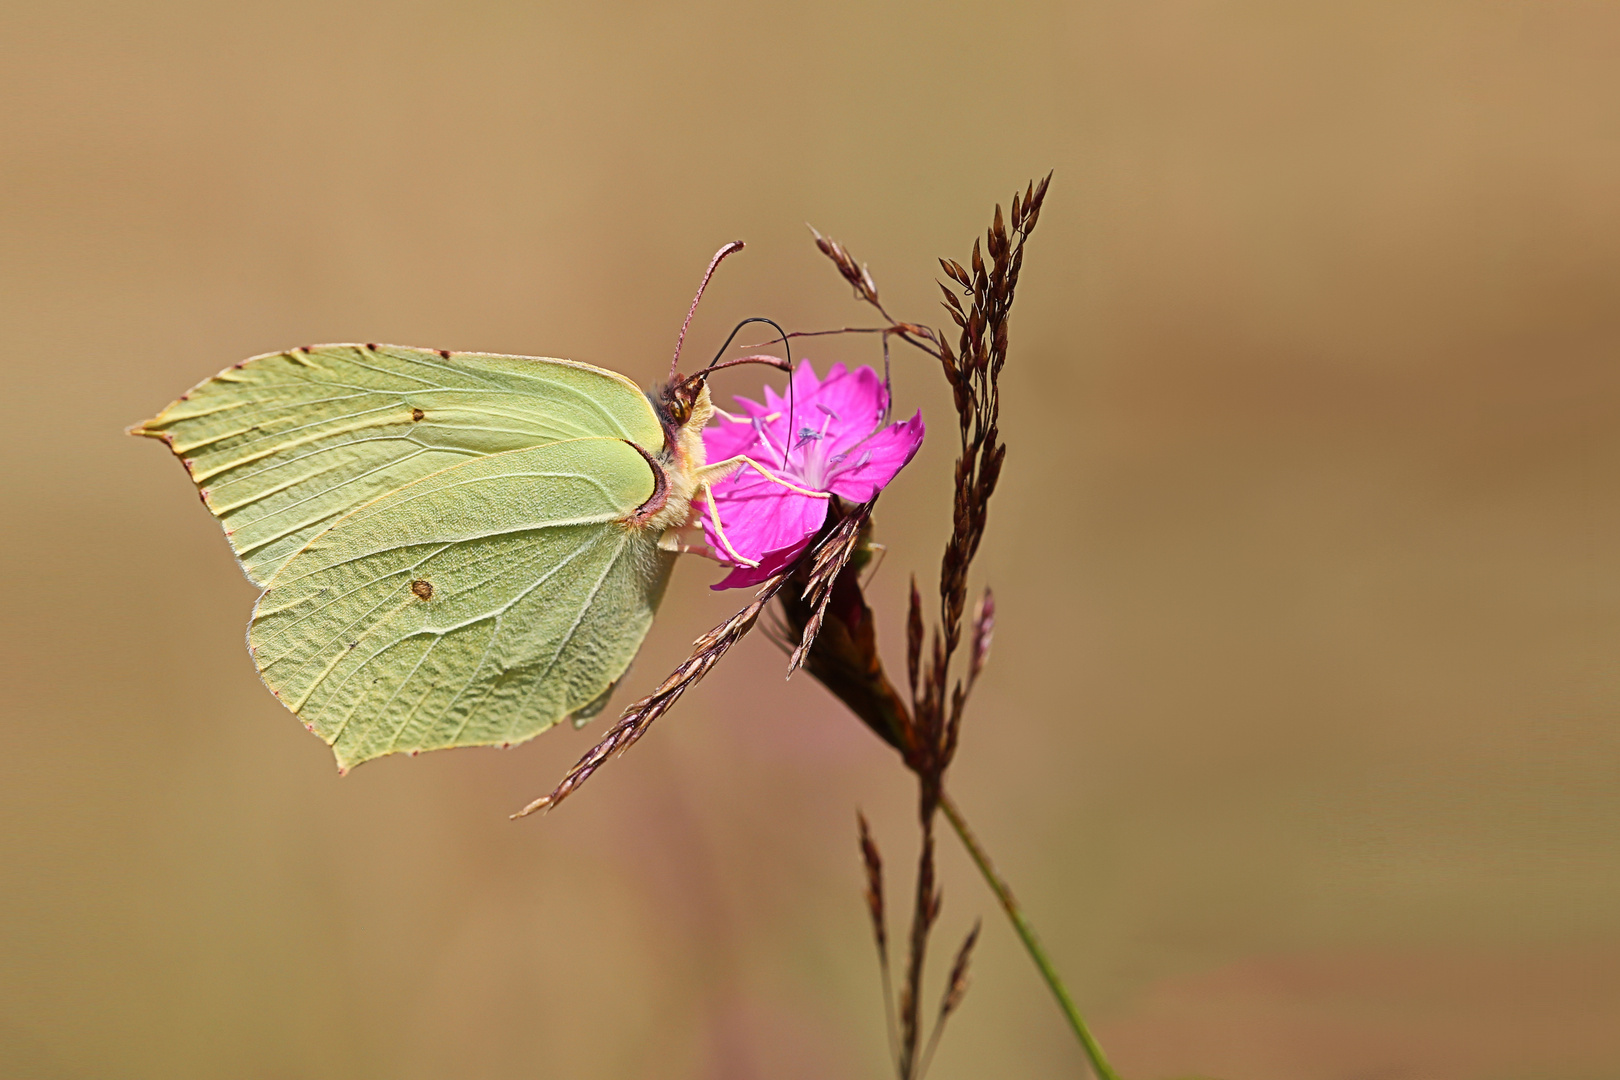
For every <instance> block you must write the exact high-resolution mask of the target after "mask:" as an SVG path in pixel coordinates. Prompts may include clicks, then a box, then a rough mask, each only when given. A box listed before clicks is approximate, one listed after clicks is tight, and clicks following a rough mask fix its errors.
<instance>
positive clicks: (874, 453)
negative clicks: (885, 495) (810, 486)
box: [828, 412, 923, 502]
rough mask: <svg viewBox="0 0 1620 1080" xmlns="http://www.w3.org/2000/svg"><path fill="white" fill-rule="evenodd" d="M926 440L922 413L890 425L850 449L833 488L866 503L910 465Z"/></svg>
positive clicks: (836, 470)
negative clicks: (924, 438) (924, 439)
mask: <svg viewBox="0 0 1620 1080" xmlns="http://www.w3.org/2000/svg"><path fill="white" fill-rule="evenodd" d="M922 441H923V418H922V413H921V412H919V413H917V414H916V415H915V416H913V417H912V418H911V419H910V420H907V421H905V422H904V423H900V424H890V425H889V426H888V427H886V428H884V429H883V430H882V431H880V432H878V433H877V434H876V435H873V436H872V437H871V438H870V439H867V440H866V441H865V442H862V443H859V444H857V445H856V446H854V447H853V448H851V449H850V450H849V451H847V453H848V457H846V458H845V459H844V461H843V462H841V463H839V464H838V465H836V466H835V467H834V470H833V475H832V479H831V480H830V481H829V482H828V488H829V490H830V491H832V493H833V494H835V495H837V496H839V497H840V498H844V499H848V500H849V501H850V502H866V501H867V500H868V499H871V498H873V497H875V496H876V495H877V493H878V492H880V491H882V490H883V489H884V488H885V487H886V486H888V483H889V481H890V480H893V479H894V477H895V474H896V473H898V472H899V471H900V470H901V469H903V468H905V467H906V465H907V463H909V462H910V461H911V459H912V458H913V457H914V456H915V455H916V453H917V449H918V447H920V446H922Z"/></svg>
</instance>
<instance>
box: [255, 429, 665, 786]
mask: <svg viewBox="0 0 1620 1080" xmlns="http://www.w3.org/2000/svg"><path fill="white" fill-rule="evenodd" d="M654 487H655V484H654V478H653V473H652V470H651V468H649V466H648V464H647V462H646V461H645V460H644V459H643V458H642V456H641V455H640V454H639V453H638V452H637V451H636V450H635V449H634V448H633V447H631V446H629V445H627V444H626V443H625V442H623V441H620V440H618V439H605V438H592V439H576V440H571V441H566V442H556V443H551V444H549V445H545V446H539V447H534V448H529V449H522V450H509V451H505V452H503V453H499V454H494V455H490V456H487V457H482V458H477V459H474V460H471V461H465V462H463V463H462V464H459V465H456V466H454V467H452V468H449V469H444V470H442V471H440V472H436V473H434V474H432V475H430V476H427V477H424V478H423V479H420V480H417V481H415V482H414V483H411V484H409V485H407V486H405V487H402V488H400V489H399V490H397V491H394V492H391V493H390V494H387V495H384V496H382V497H381V498H378V499H376V500H374V501H372V502H370V503H367V504H366V505H365V506H364V507H362V508H360V509H359V510H356V511H354V512H353V513H351V514H349V515H348V516H346V517H344V518H342V519H340V520H339V521H338V522H337V523H336V524H334V525H332V527H331V528H329V529H327V530H326V531H325V532H323V533H321V534H320V535H319V536H317V537H316V538H315V539H314V540H312V541H310V542H309V543H308V544H307V545H305V546H304V548H303V549H302V550H300V551H299V552H298V553H297V554H295V555H294V556H292V558H290V559H289V560H287V561H286V563H285V565H283V566H282V567H281V569H280V570H279V571H278V572H277V573H276V575H275V577H274V578H272V579H271V581H270V584H269V587H268V588H267V589H266V591H265V593H264V595H263V596H262V597H260V599H259V603H258V606H257V607H256V608H255V610H254V615H253V625H252V628H251V629H250V631H249V634H248V644H249V646H250V648H251V649H252V652H253V656H254V660H255V663H256V664H257V665H258V668H259V672H260V674H261V675H262V677H263V678H264V681H265V683H266V685H268V686H269V687H270V689H271V690H272V691H274V692H275V693H276V695H277V696H278V697H279V698H280V699H281V701H282V702H283V703H284V704H285V705H287V707H288V708H290V709H292V710H293V711H294V712H295V713H297V714H298V715H299V717H300V718H301V719H302V720H303V721H304V723H305V726H307V727H308V728H309V729H310V730H311V731H313V732H315V733H316V734H317V735H319V736H320V737H321V738H322V739H324V740H325V741H326V742H327V743H328V744H330V745H331V746H332V748H333V751H334V753H335V754H336V755H337V759H338V764H339V766H340V767H342V768H345V769H346V768H348V767H350V766H352V765H355V764H357V763H359V762H362V761H366V760H368V759H370V758H374V757H381V756H382V755H384V754H391V753H397V752H402V751H409V752H415V751H419V750H437V749H442V748H445V747H452V746H481V745H491V744H497V745H499V744H507V743H516V742H520V741H522V740H524V739H527V738H530V737H531V736H533V735H536V734H538V733H539V732H541V731H544V730H545V729H546V728H548V727H550V726H551V725H552V724H554V723H556V722H557V721H558V720H560V719H562V718H563V717H565V716H568V715H570V714H572V713H578V712H586V711H589V710H590V709H591V708H592V707H596V708H600V704H601V702H602V701H603V700H605V695H606V693H607V692H608V691H609V690H610V689H611V687H612V684H613V682H614V681H615V680H616V679H618V678H619V676H620V675H621V674H623V672H624V670H625V668H627V667H628V666H629V664H630V661H631V659H633V658H634V656H635V653H636V650H637V649H638V648H639V647H640V645H641V641H642V639H643V638H644V637H645V636H646V633H647V629H648V627H649V626H650V625H651V622H652V617H653V611H654V609H655V608H656V607H657V605H658V601H659V599H660V597H661V596H662V593H663V590H664V585H665V582H666V581H667V580H668V575H669V570H670V566H671V563H672V561H673V558H674V556H673V555H671V554H670V553H668V552H664V551H660V550H659V549H658V543H657V542H658V536H657V535H656V530H649V529H640V528H637V527H635V526H634V525H631V524H628V523H627V522H626V519H627V518H628V517H629V516H630V515H632V514H633V513H634V512H635V510H636V509H637V508H638V507H639V506H641V505H642V504H643V503H644V502H646V501H647V500H648V499H649V498H651V497H652V495H653V492H654Z"/></svg>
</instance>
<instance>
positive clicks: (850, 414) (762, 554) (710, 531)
mask: <svg viewBox="0 0 1620 1080" xmlns="http://www.w3.org/2000/svg"><path fill="white" fill-rule="evenodd" d="M792 387H793V389H792V395H791V398H790V397H788V396H785V395H782V394H778V393H777V392H776V391H775V390H774V389H772V388H771V387H766V388H765V392H764V397H765V401H764V403H763V404H761V403H759V402H755V401H750V400H748V399H747V398H738V399H737V406H738V412H737V414H736V417H737V418H736V419H731V418H728V417H724V416H722V417H720V418H719V419H718V420H717V422H716V424H715V425H714V426H713V427H710V428H708V429H706V430H705V431H704V433H703V444H704V450H705V453H706V454H707V456H708V460H709V461H711V462H719V461H724V460H727V459H729V458H733V457H737V456H739V455H743V456H747V457H749V458H751V459H752V460H753V461H755V462H758V463H759V464H760V465H761V466H763V467H764V468H766V469H769V470H770V471H771V472H772V473H773V474H774V476H775V477H777V478H778V479H779V480H781V481H786V482H787V483H789V484H792V485H794V486H796V487H799V488H803V489H807V490H810V491H816V492H830V493H833V494H837V495H838V496H840V497H842V498H845V499H848V500H850V501H853V502H865V501H867V500H869V499H871V498H873V497H875V496H876V495H877V493H878V492H879V491H881V490H882V489H883V487H884V485H886V484H887V483H888V482H889V481H890V480H892V479H894V476H895V474H896V473H898V472H899V471H900V470H901V469H902V468H904V467H905V465H906V463H907V462H909V461H910V460H911V458H912V456H913V455H915V454H916V452H917V448H918V447H919V446H921V445H922V440H923V422H922V414H921V413H918V414H917V415H916V416H913V417H912V418H911V419H910V420H907V421H905V422H903V423H898V424H891V425H889V426H888V427H886V428H880V427H879V425H880V424H881V423H882V419H883V413H884V410H885V409H886V408H887V406H888V393H887V391H886V390H885V388H884V386H883V382H882V380H881V379H879V378H878V376H877V373H876V372H875V371H873V370H872V369H871V368H869V367H860V368H856V369H855V370H854V371H849V370H847V369H845V367H844V366H843V365H842V364H834V365H833V366H832V367H831V368H830V369H828V371H827V377H826V378H825V379H818V378H817V377H816V373H815V369H814V368H812V367H811V366H810V364H809V363H808V362H806V363H803V364H800V365H799V367H798V369H797V370H795V371H794V372H793V382H792ZM778 479H772V478H770V477H767V476H765V475H762V474H761V472H760V471H759V470H758V469H756V468H754V467H752V466H748V465H745V466H743V467H742V468H741V469H739V470H738V471H737V472H735V473H733V474H732V475H731V476H729V477H727V478H726V479H725V480H723V481H721V482H720V483H718V484H716V485H714V488H713V499H714V506H715V510H716V511H717V512H718V513H719V516H720V521H721V529H722V530H723V531H724V534H725V539H726V541H727V543H726V544H722V543H721V542H720V531H718V530H716V529H715V527H714V522H713V519H712V517H711V516H709V514H708V513H707V512H706V511H707V508H706V507H705V508H704V510H705V514H704V518H703V531H704V535H705V538H706V539H707V541H708V544H709V547H710V549H711V551H713V553H714V554H715V556H716V557H717V558H719V559H720V560H721V561H722V562H735V560H736V558H737V557H741V558H742V559H744V560H747V561H750V562H757V563H758V564H759V565H757V566H753V567H749V566H736V567H735V568H734V569H733V570H732V572H731V573H730V574H728V575H727V576H726V578H725V579H724V580H723V581H721V582H720V583H719V584H717V585H715V586H713V587H714V588H716V589H735V588H743V587H746V586H749V585H757V584H759V583H760V582H762V581H764V580H765V579H766V578H768V577H770V576H771V575H772V574H774V573H776V572H777V571H779V570H781V569H783V568H784V567H786V566H788V565H790V564H791V563H792V562H793V560H794V559H797V558H798V557H799V555H800V554H801V553H802V552H803V551H804V549H805V548H806V547H807V546H808V545H809V543H810V540H811V539H812V538H813V537H814V536H815V534H816V533H817V531H819V530H820V528H821V526H822V524H823V522H825V521H826V519H827V509H828V506H829V505H830V500H828V499H826V498H821V497H816V496H811V495H805V494H801V493H799V492H797V491H794V490H792V489H790V488H789V487H786V486H784V484H783V483H780V482H778Z"/></svg>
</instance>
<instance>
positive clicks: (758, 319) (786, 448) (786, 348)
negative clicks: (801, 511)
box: [703, 256, 794, 469]
mask: <svg viewBox="0 0 1620 1080" xmlns="http://www.w3.org/2000/svg"><path fill="white" fill-rule="evenodd" d="M716 258H718V256H716ZM749 323H765V324H766V325H767V326H771V327H774V328H775V329H776V333H777V334H778V335H779V336H780V337H781V339H782V351H783V352H785V353H787V359H786V360H785V361H784V363H785V365H786V366H785V367H783V369H782V370H784V371H786V372H787V376H788V385H787V399H788V426H787V438H786V439H784V440H783V442H782V467H783V468H784V469H785V468H787V462H788V454H790V453H792V452H793V439H794V433H793V346H792V345H790V344H789V343H788V332H787V331H786V330H784V329H782V325H781V324H780V323H778V322H777V321H776V320H775V319H767V318H765V317H764V316H763V315H755V316H754V317H752V318H749V319H744V320H743V321H742V322H740V323H738V324H737V325H736V326H734V327H732V328H731V333H730V334H728V335H726V341H725V344H723V345H721V346H720V351H719V352H717V353H715V354H714V359H713V360H710V361H709V366H708V367H706V368H704V369H703V370H704V371H714V370H718V368H716V367H715V365H716V364H720V358H721V357H722V356H724V355H726V350H727V349H728V348H730V347H731V342H732V340H733V339H735V338H736V336H737V335H738V334H739V333H741V332H742V328H743V327H745V326H747V325H748V324H749ZM771 344H775V343H774V342H772V343H771ZM764 359H765V358H764V357H754V356H749V357H744V358H743V359H742V360H740V361H730V362H728V363H725V364H720V367H722V368H723V367H730V366H731V364H732V363H757V362H763V361H764Z"/></svg>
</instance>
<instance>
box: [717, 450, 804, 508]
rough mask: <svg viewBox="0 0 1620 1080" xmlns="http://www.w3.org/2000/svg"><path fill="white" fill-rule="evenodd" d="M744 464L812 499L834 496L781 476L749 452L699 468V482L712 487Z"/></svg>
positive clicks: (771, 480) (770, 479)
mask: <svg viewBox="0 0 1620 1080" xmlns="http://www.w3.org/2000/svg"><path fill="white" fill-rule="evenodd" d="M744 465H752V466H753V467H754V471H755V472H757V473H759V475H761V476H763V477H764V478H765V479H767V480H769V481H770V482H771V483H773V484H780V485H781V486H782V487H785V488H787V489H788V490H789V491H792V492H794V493H796V494H799V495H808V496H809V497H810V498H812V499H830V498H832V493H831V492H827V491H811V490H810V489H809V488H804V487H800V486H799V485H798V484H795V483H793V482H792V481H789V480H784V479H782V478H781V477H780V476H778V475H776V474H775V473H774V472H772V471H771V470H770V469H768V468H766V467H765V466H763V465H761V464H760V463H759V462H757V461H755V460H754V459H753V458H751V457H749V456H748V455H747V454H738V455H737V456H736V457H732V458H727V459H726V460H724V461H717V462H715V463H714V464H713V465H705V466H703V468H701V469H699V470H698V482H699V483H700V484H702V485H703V486H704V487H710V486H712V485H714V484H718V483H719V482H720V481H722V480H724V479H725V478H726V477H728V476H730V475H731V474H732V473H734V472H736V471H737V470H738V469H740V468H742V467H743V466H744Z"/></svg>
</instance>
